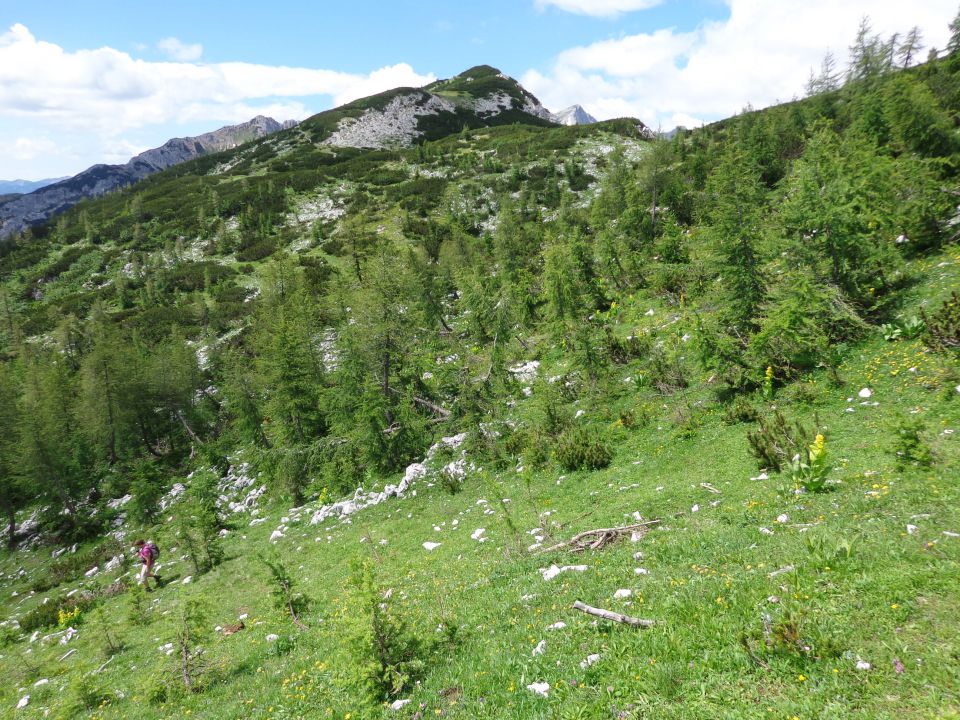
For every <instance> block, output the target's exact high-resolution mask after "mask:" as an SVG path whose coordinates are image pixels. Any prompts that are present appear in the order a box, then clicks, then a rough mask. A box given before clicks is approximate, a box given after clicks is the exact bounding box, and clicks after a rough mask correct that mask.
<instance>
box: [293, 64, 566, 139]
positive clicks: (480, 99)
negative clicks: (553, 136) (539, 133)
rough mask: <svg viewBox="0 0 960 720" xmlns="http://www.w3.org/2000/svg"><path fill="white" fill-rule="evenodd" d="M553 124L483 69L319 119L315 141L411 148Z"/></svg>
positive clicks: (522, 93) (313, 127)
mask: <svg viewBox="0 0 960 720" xmlns="http://www.w3.org/2000/svg"><path fill="white" fill-rule="evenodd" d="M517 122H519V123H523V124H534V125H550V124H552V122H553V120H552V116H551V114H550V112H549V111H548V110H547V109H546V108H545V107H543V105H542V104H541V103H540V101H539V100H538V99H537V98H536V97H535V96H534V95H532V94H531V93H530V92H528V91H527V90H526V89H524V88H523V86H521V85H520V83H518V82H517V81H516V80H514V79H513V78H511V77H509V76H507V75H504V74H503V73H502V72H500V71H499V70H498V69H497V68H494V67H491V66H489V65H478V66H476V67H472V68H470V69H469V70H467V71H465V72H462V73H460V74H459V75H455V76H454V77H452V78H449V79H446V80H438V81H436V82H434V83H431V84H429V85H426V86H425V87H423V88H396V89H394V90H388V91H386V92H383V93H380V94H378V95H373V96H371V97H367V98H361V99H360V100H356V101H354V102H352V103H348V104H346V105H343V106H341V107H338V108H334V109H333V110H327V111H326V112H322V113H319V114H317V115H314V116H313V117H311V118H308V119H307V120H305V121H304V122H303V123H302V128H303V129H304V130H308V131H310V133H311V135H312V137H313V140H314V142H320V143H322V144H325V145H332V146H338V147H356V148H388V147H405V146H408V145H411V144H413V143H415V142H421V141H424V140H435V139H438V138H441V137H444V136H446V135H450V134H451V133H455V132H459V131H460V130H463V129H464V128H468V129H476V128H480V127H490V126H494V125H509V124H512V123H517Z"/></svg>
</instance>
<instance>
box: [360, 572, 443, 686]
mask: <svg viewBox="0 0 960 720" xmlns="http://www.w3.org/2000/svg"><path fill="white" fill-rule="evenodd" d="M350 584H351V585H352V586H353V590H354V597H355V602H354V603H353V605H352V610H351V613H350V615H349V616H348V624H349V635H348V638H349V639H348V643H347V646H348V648H349V650H350V660H351V665H350V668H349V670H348V674H349V675H350V684H351V685H352V686H354V687H358V688H361V689H362V690H363V692H364V695H365V697H366V699H367V700H368V701H370V702H371V703H373V704H377V703H380V702H381V701H383V700H385V699H387V698H393V697H396V696H398V695H399V694H400V693H402V692H403V691H404V690H405V689H407V688H408V687H410V686H411V685H412V684H413V683H414V682H416V681H417V679H419V677H420V676H421V675H422V674H423V671H424V668H425V663H424V660H423V655H424V652H425V649H424V647H423V645H422V643H421V641H420V639H419V638H417V636H416V635H415V634H414V633H413V632H412V631H411V630H410V629H409V628H408V626H407V623H406V620H405V618H404V617H403V614H402V613H401V612H400V610H399V609H398V607H397V605H396V601H395V600H394V597H393V596H394V593H393V590H392V588H391V589H388V590H386V591H384V589H383V588H382V587H381V586H380V585H379V583H378V582H377V580H376V576H375V574H374V568H373V564H372V562H371V561H369V560H367V561H361V562H356V563H354V564H353V566H352V568H351V575H350Z"/></svg>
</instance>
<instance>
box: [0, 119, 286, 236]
mask: <svg viewBox="0 0 960 720" xmlns="http://www.w3.org/2000/svg"><path fill="white" fill-rule="evenodd" d="M294 125H296V121H295V120H287V121H286V122H282V123H281V122H277V121H276V120H274V119H273V118H269V117H264V116H263V115H258V116H257V117H255V118H253V119H252V120H248V121H247V122H245V123H240V124H239V125H228V126H226V127H222V128H220V129H219V130H214V131H213V132H209V133H204V134H203V135H198V136H197V137H184V138H173V139H171V140H168V141H167V142H165V143H164V144H163V145H161V146H160V147H158V148H153V149H151V150H146V151H144V152H142V153H140V154H139V155H137V156H135V157H133V158H131V159H130V160H129V161H128V162H126V163H125V164H123V165H94V166H93V167H90V168H88V169H86V170H84V171H83V172H81V173H79V174H77V175H74V176H73V177H70V178H67V179H65V180H61V181H60V182H56V183H53V184H52V185H47V186H45V187H42V188H40V189H38V190H34V191H33V192H31V193H28V194H26V195H21V196H19V197H15V198H13V199H11V200H9V201H7V202H5V203H0V238H4V237H6V236H8V235H12V234H13V233H17V232H20V231H21V230H24V229H26V228H27V227H29V226H31V225H36V224H38V223H41V222H43V221H44V220H47V219H49V218H51V217H53V216H54V215H56V214H57V213H60V212H63V211H64V210H66V209H67V208H69V207H72V206H74V205H76V204H77V203H78V202H80V201H81V200H84V199H86V198H91V197H99V196H100V195H104V194H105V193H108V192H110V191H111V190H116V189H117V188H120V187H124V186H126V185H130V184H131V183H134V182H137V181H138V180H142V179H143V178H145V177H147V176H148V175H152V174H153V173H155V172H159V171H160V170H164V169H166V168H168V167H171V166H173V165H178V164H179V163H182V162H186V161H187V160H192V159H193V158H196V157H199V156H200V155H206V154H208V153H213V152H220V151H222V150H229V149H231V148H234V147H237V146H238V145H242V144H243V143H245V142H249V141H250V140H255V139H257V138H261V137H264V136H266V135H270V134H272V133H275V132H277V131H279V130H284V129H286V128H289V127H293V126H294Z"/></svg>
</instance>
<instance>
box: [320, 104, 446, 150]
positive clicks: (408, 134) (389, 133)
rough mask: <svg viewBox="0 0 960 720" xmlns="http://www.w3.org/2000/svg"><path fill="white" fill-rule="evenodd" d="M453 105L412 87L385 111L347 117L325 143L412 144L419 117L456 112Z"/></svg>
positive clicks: (417, 132) (347, 145) (355, 145)
mask: <svg viewBox="0 0 960 720" xmlns="http://www.w3.org/2000/svg"><path fill="white" fill-rule="evenodd" d="M454 109H455V108H454V106H453V104H452V103H451V102H450V101H448V100H445V99H443V98H441V97H438V96H437V95H431V94H430V93H428V92H424V91H422V90H413V91H411V92H410V93H409V94H407V95H398V96H396V97H395V98H393V99H392V100H391V101H390V102H389V103H388V104H387V106H386V107H384V108H383V109H382V110H377V109H376V108H370V109H369V110H367V111H366V112H364V114H363V115H361V116H360V117H357V118H352V117H350V118H344V119H343V120H341V121H340V123H339V125H338V126H337V130H336V131H335V132H334V133H333V134H332V135H330V137H328V138H327V139H326V140H324V144H325V145H336V146H340V147H358V148H385V147H393V146H398V145H399V146H403V145H409V144H411V143H412V142H413V141H414V140H415V139H416V138H417V137H419V136H420V134H421V133H420V130H419V129H418V125H419V123H420V118H421V117H424V116H426V115H439V114H440V113H441V112H453V111H454Z"/></svg>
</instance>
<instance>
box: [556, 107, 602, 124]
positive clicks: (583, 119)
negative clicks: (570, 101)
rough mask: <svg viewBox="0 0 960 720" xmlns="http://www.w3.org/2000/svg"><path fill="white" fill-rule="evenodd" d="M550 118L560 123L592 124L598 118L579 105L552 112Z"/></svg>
mask: <svg viewBox="0 0 960 720" xmlns="http://www.w3.org/2000/svg"><path fill="white" fill-rule="evenodd" d="M550 119H551V120H553V121H554V122H555V123H557V124H558V125H590V124H592V123H595V122H596V121H597V119H596V118H595V117H594V116H593V115H591V114H590V113H588V112H587V111H586V110H584V109H583V108H582V107H580V106H579V105H571V106H570V107H568V108H567V109H566V110H561V111H560V112H556V113H552V114H551V116H550Z"/></svg>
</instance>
